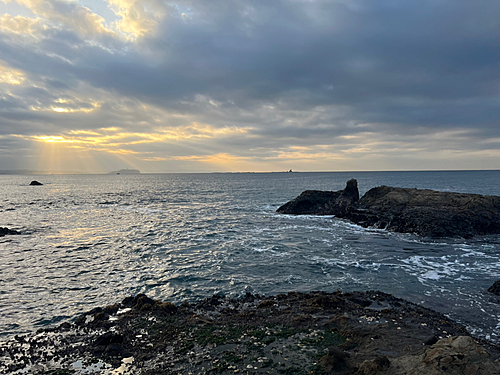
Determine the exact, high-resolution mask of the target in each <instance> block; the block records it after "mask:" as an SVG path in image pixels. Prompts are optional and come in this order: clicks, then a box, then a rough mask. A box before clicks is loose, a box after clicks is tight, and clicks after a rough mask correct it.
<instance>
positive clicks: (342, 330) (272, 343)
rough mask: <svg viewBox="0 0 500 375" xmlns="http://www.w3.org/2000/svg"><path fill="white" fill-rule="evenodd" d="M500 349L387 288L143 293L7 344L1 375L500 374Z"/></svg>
mask: <svg viewBox="0 0 500 375" xmlns="http://www.w3.org/2000/svg"><path fill="white" fill-rule="evenodd" d="M271 301H272V302H273V303H270V302H271ZM145 306H149V308H147V309H144V307H145ZM381 306H384V308H382V309H381V308H380V307H381ZM108 313H109V315H108ZM103 315H106V317H105V319H103V318H102V317H103ZM435 335H437V336H438V337H437V341H436V342H434V343H433V344H432V346H429V345H427V346H426V345H423V343H424V341H425V340H427V339H428V337H430V336H435ZM48 353H49V354H48ZM499 355H500V348H499V347H498V346H495V345H493V344H491V343H488V342H486V341H482V340H476V339H473V338H472V337H470V336H469V334H468V333H467V331H466V330H465V329H464V328H463V327H461V326H459V325H457V324H455V323H454V322H453V321H451V320H450V319H448V318H447V317H445V316H444V315H442V314H440V313H437V312H435V311H432V310H429V309H426V308H424V307H422V306H418V305H416V304H413V303H411V302H408V301H404V300H402V299H399V298H396V297H394V296H391V295H390V294H385V293H382V292H377V291H369V292H352V293H342V292H340V291H337V292H334V293H326V292H310V293H298V292H290V293H288V294H279V295H276V296H258V295H251V294H247V295H245V296H244V297H242V298H240V299H233V298H228V297H222V296H220V295H216V296H213V297H210V298H208V299H206V300H203V301H198V302H194V303H188V302H184V303H183V304H181V305H180V306H175V305H173V304H172V303H170V302H160V301H155V300H153V299H151V298H149V297H147V296H146V295H144V294H141V295H137V296H135V297H129V298H126V299H124V300H123V302H122V303H117V304H115V305H110V306H106V307H103V308H95V309H93V310H91V311H89V312H87V313H86V314H84V315H83V316H81V317H80V318H78V319H77V320H76V321H75V323H74V324H73V323H69V322H66V323H63V324H62V325H61V326H59V327H55V328H45V329H41V330H39V331H38V332H37V333H36V334H26V335H20V336H15V337H14V338H12V339H10V340H9V341H7V342H2V341H0V358H1V360H0V374H13V373H16V371H17V372H18V373H21V372H22V373H30V374H34V375H42V374H45V375H47V374H70V373H71V374H72V373H87V372H91V371H88V370H86V369H88V368H90V366H92V365H95V364H96V363H99V362H100V363H101V364H102V365H103V366H102V367H101V369H107V370H108V371H107V372H106V373H117V374H118V373H124V374H137V375H151V374H204V373H207V374H208V373H210V374H236V373H238V374H247V373H250V374H257V373H259V374H264V373H265V374H271V375H279V374H339V375H340V374H342V375H376V374H379V375H382V374H383V375H403V374H405V375H437V374H443V375H445V374H456V375H464V374H475V375H492V374H500V362H498V358H499ZM318 358H320V359H319V360H318ZM76 362H79V363H81V365H82V371H81V372H80V371H75V370H74V364H75V363H76ZM101 372H103V371H101ZM101 372H99V373H101ZM92 373H95V372H92Z"/></svg>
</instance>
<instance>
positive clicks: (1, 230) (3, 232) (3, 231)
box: [0, 227, 21, 237]
mask: <svg viewBox="0 0 500 375" xmlns="http://www.w3.org/2000/svg"><path fill="white" fill-rule="evenodd" d="M16 234H21V232H18V231H17V230H13V229H9V228H6V227H0V237H3V236H6V235H16Z"/></svg>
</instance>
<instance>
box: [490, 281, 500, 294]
mask: <svg viewBox="0 0 500 375" xmlns="http://www.w3.org/2000/svg"><path fill="white" fill-rule="evenodd" d="M488 292H490V293H493V294H496V295H497V296H500V280H497V281H495V282H494V283H493V285H492V286H490V287H489V288H488Z"/></svg>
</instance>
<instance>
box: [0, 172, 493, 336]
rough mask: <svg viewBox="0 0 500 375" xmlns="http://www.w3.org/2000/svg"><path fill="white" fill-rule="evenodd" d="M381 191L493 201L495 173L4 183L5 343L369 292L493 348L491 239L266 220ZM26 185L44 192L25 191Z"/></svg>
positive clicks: (1, 273) (0, 219)
mask: <svg viewBox="0 0 500 375" xmlns="http://www.w3.org/2000/svg"><path fill="white" fill-rule="evenodd" d="M350 178H357V179H358V184H359V188H360V193H361V194H363V193H364V192H366V191H367V190H368V189H370V188H372V187H375V186H379V185H389V186H402V187H417V188H430V189H437V190H443V191H457V192H471V193H480V194H491V195H500V172H499V171H474V172H364V173H362V172H356V173H269V174H159V175H158V174H157V175H78V176H77V175H75V176H36V177H30V176H5V175H4V176H0V212H1V215H0V226H7V227H9V228H13V229H17V230H20V231H22V233H23V235H22V236H6V237H2V238H0V265H1V267H0V286H1V288H0V316H1V319H0V335H3V336H4V337H6V336H9V335H13V334H16V333H20V332H27V331H31V330H35V329H37V328H40V327H44V326H48V325H54V324H56V323H59V322H61V321H64V320H68V319H71V318H74V317H75V316H76V315H78V314H79V313H81V312H84V311H86V310H89V309H90V308H92V307H95V306H102V305H108V304H112V303H115V302H118V301H120V300H121V299H123V298H124V297H126V296H129V295H132V294H136V293H139V292H142V293H147V294H148V295H149V296H151V297H154V298H158V299H163V300H167V299H168V300H170V301H173V302H176V303H179V302H182V301H193V300H196V299H199V298H202V297H207V296H210V295H212V294H214V293H223V294H226V295H231V296H239V295H241V294H243V293H245V292H247V291H249V292H254V293H260V294H276V293H280V292H287V291H292V290H298V291H304V292H305V291H311V290H324V291H335V290H337V289H341V290H343V291H350V290H371V289H377V290H381V291H384V292H387V293H393V294H394V295H396V296H398V297H402V298H406V299H408V300H411V301H413V302H416V303H419V304H422V305H424V306H426V307H430V308H433V309H435V310H437V311H440V312H443V313H446V314H447V315H448V316H450V317H451V318H453V319H455V320H457V321H459V322H461V323H463V324H465V325H466V326H467V327H468V328H469V329H470V330H471V331H473V332H474V333H475V334H476V335H478V336H481V337H485V338H489V339H491V340H494V341H500V305H499V304H498V303H495V301H496V299H495V297H493V296H492V295H490V294H489V293H487V292H486V291H485V290H486V289H487V288H488V287H489V286H490V285H491V284H492V283H493V282H494V281H495V280H497V279H500V257H499V254H500V236H488V237H478V238H475V239H473V240H463V239H445V240H439V241H433V240H424V239H421V238H419V237H417V236H413V235H406V234H395V233H388V232H385V231H381V230H370V229H363V228H360V227H358V226H356V225H352V224H349V223H347V222H344V221H341V220H337V219H335V218H333V217H316V216H289V215H280V214H276V213H275V210H276V209H277V208H278V207H279V206H280V205H281V204H283V203H285V202H286V201H288V200H290V199H292V198H294V197H295V196H297V195H298V194H300V193H301V192H302V191H303V190H306V189H319V190H339V189H342V188H343V187H344V186H345V182H346V181H347V180H348V179H350ZM32 179H37V180H39V181H41V182H43V183H44V185H43V186H29V185H28V184H29V182H30V181H31V180H32Z"/></svg>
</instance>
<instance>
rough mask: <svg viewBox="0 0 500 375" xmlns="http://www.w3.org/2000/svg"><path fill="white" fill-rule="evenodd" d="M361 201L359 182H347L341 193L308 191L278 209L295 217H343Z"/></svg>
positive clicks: (353, 180)
mask: <svg viewBox="0 0 500 375" xmlns="http://www.w3.org/2000/svg"><path fill="white" fill-rule="evenodd" d="M358 200H359V191H358V181H356V180H355V179H352V180H349V181H347V185H346V188H345V189H344V190H339V191H319V190H306V191H304V192H303V193H302V194H300V195H299V196H298V197H297V198H295V199H294V200H292V201H290V202H288V203H286V204H284V205H283V206H281V207H280V208H278V212H280V213H283V214H293V215H335V216H343V215H345V214H346V211H347V209H348V208H350V207H352V205H353V204H355V203H356V202H357V201H358Z"/></svg>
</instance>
